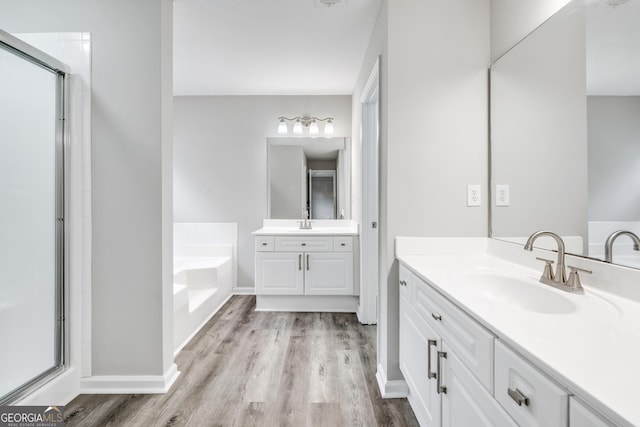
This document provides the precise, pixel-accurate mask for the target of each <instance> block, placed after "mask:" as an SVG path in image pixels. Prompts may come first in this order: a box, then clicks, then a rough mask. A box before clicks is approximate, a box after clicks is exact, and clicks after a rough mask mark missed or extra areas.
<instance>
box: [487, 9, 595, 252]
mask: <svg viewBox="0 0 640 427" xmlns="http://www.w3.org/2000/svg"><path fill="white" fill-rule="evenodd" d="M585 57H586V44H585V13H584V10H582V9H578V10H575V11H571V12H567V11H564V10H563V11H562V12H561V13H557V14H555V15H554V16H553V17H552V18H551V19H549V20H547V21H546V22H545V23H544V26H542V27H540V28H538V29H537V30H536V31H535V32H533V33H532V34H530V35H529V36H528V37H527V38H526V39H525V40H523V41H522V42H521V43H520V44H518V45H517V46H516V47H514V48H513V49H512V50H510V51H509V53H508V55H505V56H503V57H502V58H500V59H499V60H498V61H496V62H495V63H494V64H493V66H492V69H491V82H492V84H491V96H492V101H491V122H492V123H491V144H492V161H491V163H492V169H493V172H492V173H493V175H492V180H493V182H494V183H495V184H508V185H509V186H510V206H508V207H496V208H492V209H493V215H492V221H493V224H492V225H493V227H492V235H493V236H495V237H498V236H499V237H506V236H509V237H516V236H517V237H526V236H529V235H530V234H531V233H533V232H534V231H536V230H540V229H549V230H554V231H555V232H557V233H560V234H561V235H564V236H582V237H583V240H584V241H585V242H586V240H587V105H586V89H587V86H586V72H585ZM550 206H553V209H549V207H550Z"/></svg>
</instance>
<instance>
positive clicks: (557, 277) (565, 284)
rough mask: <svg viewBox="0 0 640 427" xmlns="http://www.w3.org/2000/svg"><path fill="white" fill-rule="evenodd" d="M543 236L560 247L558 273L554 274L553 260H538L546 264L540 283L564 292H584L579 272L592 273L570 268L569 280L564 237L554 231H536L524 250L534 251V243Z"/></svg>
mask: <svg viewBox="0 0 640 427" xmlns="http://www.w3.org/2000/svg"><path fill="white" fill-rule="evenodd" d="M542 236H548V237H551V238H553V239H554V240H555V241H556V244H557V245H558V261H557V264H556V272H555V274H554V272H553V269H552V267H551V264H553V261H552V260H550V259H544V258H536V259H537V260H540V261H544V262H545V265H544V271H543V273H542V276H541V277H540V282H541V283H544V284H546V285H550V286H553V287H555V288H558V289H562V290H563V291H569V292H582V284H581V283H580V276H579V275H578V271H582V272H585V273H589V274H591V271H590V270H584V269H582V268H578V267H573V266H568V267H569V269H570V270H571V272H570V273H569V278H567V275H566V272H565V268H564V263H565V261H564V256H565V245H564V240H562V237H560V236H559V235H557V234H556V233H554V232H552V231H547V230H540V231H536V232H535V233H533V234H532V235H531V236H529V238H528V239H527V242H526V243H525V244H524V249H525V250H527V251H533V242H535V241H536V239H537V238H538V237H542Z"/></svg>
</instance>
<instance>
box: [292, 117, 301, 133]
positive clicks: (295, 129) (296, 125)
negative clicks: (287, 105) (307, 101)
mask: <svg viewBox="0 0 640 427" xmlns="http://www.w3.org/2000/svg"><path fill="white" fill-rule="evenodd" d="M293 133H295V134H296V135H300V134H301V133H302V123H300V120H296V122H295V123H294V125H293Z"/></svg>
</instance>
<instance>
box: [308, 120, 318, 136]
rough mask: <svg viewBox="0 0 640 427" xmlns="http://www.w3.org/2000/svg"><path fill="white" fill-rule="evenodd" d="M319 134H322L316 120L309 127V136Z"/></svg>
mask: <svg viewBox="0 0 640 427" xmlns="http://www.w3.org/2000/svg"><path fill="white" fill-rule="evenodd" d="M319 133H320V128H319V127H318V124H317V123H316V121H315V120H314V121H312V122H311V124H310V125H309V135H317V134H319Z"/></svg>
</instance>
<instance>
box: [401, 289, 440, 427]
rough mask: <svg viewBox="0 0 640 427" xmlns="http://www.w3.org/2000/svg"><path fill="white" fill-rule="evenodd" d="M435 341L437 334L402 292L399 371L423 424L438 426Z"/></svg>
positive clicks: (419, 419)
mask: <svg viewBox="0 0 640 427" xmlns="http://www.w3.org/2000/svg"><path fill="white" fill-rule="evenodd" d="M438 343H440V337H439V336H438V335H437V334H436V333H435V331H434V330H433V329H432V328H431V327H429V325H427V323H426V322H425V321H424V320H422V318H421V317H420V316H418V314H417V313H416V311H415V310H414V309H413V307H412V306H411V304H410V303H409V301H408V300H407V298H406V297H405V295H402V294H401V295H400V370H401V371H402V375H404V379H405V381H406V382H407V386H408V387H409V395H408V396H407V398H408V399H409V403H410V404H411V408H412V409H413V412H414V413H415V415H416V418H417V419H418V422H419V423H420V425H421V426H422V427H425V426H429V427H436V426H438V427H439V426H440V414H441V409H440V395H439V394H438V392H437V389H436V387H437V384H436V383H437V381H436V379H435V378H434V375H433V374H435V372H436V365H435V362H436V360H437V357H438V345H439V344H438ZM430 362H431V363H430ZM429 365H431V366H430V368H431V369H430V371H431V373H432V375H431V378H429Z"/></svg>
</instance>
